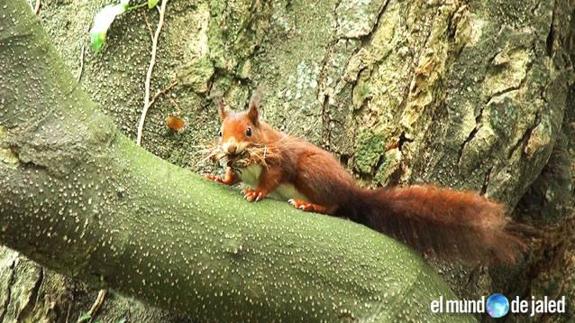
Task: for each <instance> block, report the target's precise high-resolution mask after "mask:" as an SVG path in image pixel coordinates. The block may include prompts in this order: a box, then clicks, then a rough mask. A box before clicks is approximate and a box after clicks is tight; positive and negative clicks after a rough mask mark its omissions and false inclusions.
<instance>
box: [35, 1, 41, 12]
mask: <svg viewBox="0 0 575 323" xmlns="http://www.w3.org/2000/svg"><path fill="white" fill-rule="evenodd" d="M40 5H41V3H40V0H36V5H35V6H34V14H35V15H36V16H37V15H38V14H39V13H40Z"/></svg>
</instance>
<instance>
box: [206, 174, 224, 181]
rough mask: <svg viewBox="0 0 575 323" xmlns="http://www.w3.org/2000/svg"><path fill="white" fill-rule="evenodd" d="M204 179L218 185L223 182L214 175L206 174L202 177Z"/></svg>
mask: <svg viewBox="0 0 575 323" xmlns="http://www.w3.org/2000/svg"><path fill="white" fill-rule="evenodd" d="M204 177H205V178H207V179H209V180H210V181H214V182H218V183H223V182H224V180H223V179H222V178H221V177H219V176H216V175H212V174H207V175H204Z"/></svg>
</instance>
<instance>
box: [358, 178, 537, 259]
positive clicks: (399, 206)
mask: <svg viewBox="0 0 575 323" xmlns="http://www.w3.org/2000/svg"><path fill="white" fill-rule="evenodd" d="M354 200H355V201H352V202H350V205H348V207H347V208H348V211H351V213H352V214H353V216H354V217H355V219H353V220H355V221H357V222H360V223H363V224H365V225H367V226H369V227H371V228H372V229H375V230H377V231H380V232H382V233H384V234H387V235H389V236H391V237H393V238H395V239H397V240H400V241H402V242H404V243H406V244H408V245H410V246H411V247H413V248H415V249H416V250H418V251H420V252H421V253H424V254H430V255H433V256H436V257H438V258H443V259H454V258H455V259H461V260H463V261H466V262H486V263H494V262H505V263H513V262H515V260H516V258H517V256H518V255H519V254H520V253H521V252H522V251H524V250H525V248H526V244H525V243H524V242H523V241H522V239H521V238H520V237H519V236H517V235H516V234H515V233H514V232H513V226H514V225H513V223H512V222H510V221H509V220H508V219H507V218H506V217H505V210H504V207H503V206H502V205H501V204H499V203H495V202H493V201H490V200H488V199H486V198H484V197H482V196H481V195H479V194H477V193H472V192H461V191H454V190H450V189H446V188H439V187H436V186H431V185H423V186H418V185H416V186H410V187H394V188H383V189H379V190H358V192H357V195H356V197H355V199H354Z"/></svg>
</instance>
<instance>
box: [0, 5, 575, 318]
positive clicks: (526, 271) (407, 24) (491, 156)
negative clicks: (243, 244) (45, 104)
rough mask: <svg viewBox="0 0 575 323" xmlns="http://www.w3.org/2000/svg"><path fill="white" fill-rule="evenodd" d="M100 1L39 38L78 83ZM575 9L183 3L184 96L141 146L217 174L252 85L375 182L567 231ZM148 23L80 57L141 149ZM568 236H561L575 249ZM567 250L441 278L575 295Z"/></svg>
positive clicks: (51, 12) (166, 77)
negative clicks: (178, 123)
mask: <svg viewBox="0 0 575 323" xmlns="http://www.w3.org/2000/svg"><path fill="white" fill-rule="evenodd" d="M105 3H107V1H104V0H91V1H70V2H65V1H64V2H52V1H42V4H43V6H42V10H41V13H40V16H41V18H42V21H43V24H44V26H45V27H46V28H47V30H48V32H49V34H50V36H51V40H52V41H53V42H54V44H55V45H56V46H57V47H58V49H59V51H60V53H61V54H62V55H63V56H64V59H65V63H66V64H67V65H68V66H69V67H70V68H72V69H74V70H75V71H76V73H78V72H79V66H80V63H79V58H78V56H79V53H80V52H81V51H80V48H81V46H82V43H84V44H85V43H86V40H87V37H86V30H87V29H88V27H89V24H90V21H91V19H92V17H93V15H94V13H95V12H96V10H98V9H99V8H101V7H102V6H103V4H105ZM573 10H574V5H573V3H572V2H569V1H565V0H558V1H540V0H539V1H538V0H530V1H499V0H489V1H473V2H467V1H431V2H430V1H423V0H422V1H394V0H373V1H335V0H334V1H331V0H325V1H319V2H317V1H314V2H309V1H251V0H232V1H219V0H204V1H202V0H200V1H194V2H190V1H179V0H171V1H170V3H169V5H168V14H167V17H166V19H167V21H166V25H165V27H164V30H163V33H162V37H161V41H160V52H159V61H158V66H157V69H156V74H155V77H154V82H153V89H154V90H161V89H164V88H166V86H167V85H168V84H169V83H170V82H171V78H172V75H173V74H174V73H175V74H177V75H178V77H177V79H178V81H179V84H178V85H177V86H176V87H175V88H174V89H173V90H172V91H171V92H170V100H168V99H167V98H168V96H160V97H159V100H158V101H157V103H156V105H154V106H153V107H152V109H151V110H150V112H149V115H148V118H147V122H146V127H145V132H144V141H143V142H144V146H145V147H146V149H148V150H150V151H152V152H153V153H154V154H156V155H158V156H160V157H162V158H164V159H166V160H169V161H171V162H173V163H175V164H177V165H180V166H188V167H191V168H193V169H194V170H199V169H208V168H209V167H211V166H210V165H205V163H204V162H203V160H204V157H205V156H203V155H202V153H201V152H200V151H201V148H198V145H199V146H202V145H205V144H206V142H208V141H209V140H210V138H212V137H213V136H214V134H215V133H216V132H217V131H216V130H215V129H217V121H216V118H215V116H216V112H215V109H213V104H212V103H211V98H213V97H217V96H219V95H224V96H225V97H226V100H227V101H228V102H229V103H230V104H232V105H234V106H237V107H241V106H242V105H243V104H244V103H245V102H246V100H247V98H248V96H249V91H250V90H251V89H253V88H254V87H255V86H256V85H257V86H262V87H263V88H264V92H265V95H264V101H265V117H266V119H267V120H269V121H271V122H272V123H273V124H274V125H276V126H278V127H282V128H283V129H284V130H287V131H289V132H291V133H294V134H298V135H304V136H306V137H307V138H308V139H310V140H312V141H314V142H316V143H318V144H323V145H324V146H325V147H326V148H328V149H330V150H332V151H333V152H335V153H337V154H338V155H339V156H340V157H341V160H342V162H344V163H346V164H347V165H348V167H349V168H350V170H352V171H354V173H355V174H356V175H357V176H358V177H359V178H361V179H362V180H364V181H365V182H366V184H368V185H369V184H372V185H375V184H393V183H411V182H439V183H442V184H445V185H450V186H455V187H459V188H468V189H475V190H478V191H481V192H484V193H486V194H488V195H490V196H492V197H494V198H497V199H500V200H502V201H503V202H505V203H506V204H507V205H508V206H509V209H510V211H512V210H514V213H515V214H516V216H517V217H521V218H531V219H532V220H534V221H537V222H536V223H542V224H543V223H560V224H561V223H562V221H563V218H564V217H565V215H566V214H568V213H569V212H570V208H572V206H573V201H574V200H575V193H574V187H575V185H574V183H575V181H574V179H573V174H574V173H575V172H574V171H573V169H575V166H574V164H573V160H574V155H575V142H574V139H573V138H575V136H574V134H575V127H574V124H575V114H574V113H573V111H575V108H574V104H573V102H575V101H574V100H573V99H572V98H573V95H571V99H568V100H566V97H567V95H568V94H569V87H571V84H572V77H571V76H570V75H571V73H572V72H571V71H572V65H573V64H572V61H573V53H575V51H574V50H573V47H572V44H573V43H574V42H573V40H574V38H573V35H574V33H573V21H575V20H572V19H571V20H569V17H571V15H572V13H573ZM145 15H147V16H148V20H149V21H150V23H152V24H154V23H155V22H156V19H157V15H156V13H155V12H154V11H153V12H148V13H146V12H145V11H144V10H142V11H136V12H131V13H130V14H127V15H124V16H123V17H121V18H120V19H119V20H118V21H116V22H115V23H114V26H113V28H112V30H111V32H110V33H109V42H108V45H107V47H106V48H105V50H104V52H103V54H101V55H96V56H95V55H92V54H91V53H89V52H87V53H86V55H85V64H84V70H83V78H82V86H83V87H84V88H85V89H86V90H87V91H88V92H89V93H90V96H91V97H92V98H93V99H94V100H95V101H96V102H98V103H99V104H100V105H101V106H102V108H103V109H104V110H105V112H106V113H107V114H109V115H110V116H112V117H113V118H114V120H115V121H116V123H117V124H118V125H120V128H121V130H122V131H123V132H124V133H125V134H127V135H128V136H133V135H134V132H135V129H136V123H137V119H138V118H139V114H140V110H141V101H142V100H141V97H142V93H143V86H142V84H143V78H144V75H145V70H146V68H147V63H148V59H149V57H148V55H147V54H143V53H148V52H149V35H148V29H147V27H146V23H145V19H144V16H145ZM62 26H65V28H62ZM0 50H2V49H0ZM156 75H157V76H156ZM174 111H179V112H180V113H181V114H182V115H183V116H184V117H187V118H188V119H189V120H190V126H189V128H188V130H187V131H186V132H184V133H183V134H181V135H170V134H169V133H168V132H167V131H166V130H165V126H164V121H163V120H164V119H165V117H166V116H167V115H168V114H169V113H172V112H174ZM19 114H21V112H19ZM0 117H1V116H0ZM20 118H21V119H22V120H27V118H29V117H27V115H25V114H24V115H21V116H20ZM518 201H519V203H518ZM516 205H517V206H518V207H517V208H516V209H514V207H515V206H516ZM565 228H566V230H565V231H564V232H560V233H558V235H559V236H558V237H557V240H560V239H562V237H567V236H569V235H573V232H572V227H570V226H565ZM570 230H571V231H570ZM567 246H569V245H568V244H567ZM571 246H573V244H571ZM561 250H562V251H561ZM569 250H574V248H573V247H571V248H569V247H567V248H566V247H565V245H563V246H562V247H561V248H555V247H553V248H551V249H548V248H546V249H545V252H543V251H542V250H539V251H535V253H534V254H533V255H532V256H531V257H530V260H529V262H528V263H525V264H520V265H519V266H517V267H516V268H514V269H513V270H511V271H508V270H505V271H503V270H494V271H491V272H485V271H483V270H474V271H469V270H465V269H462V268H459V267H457V266H450V265H448V266H445V265H444V264H441V265H439V267H440V269H441V272H443V273H445V274H444V277H445V278H446V279H447V280H448V281H449V282H450V284H451V286H452V288H453V289H455V290H456V292H457V293H458V295H459V296H460V297H470V298H474V297H477V296H478V295H486V294H489V293H490V292H492V291H493V290H504V291H509V292H510V293H511V292H513V293H519V294H521V295H527V296H529V295H530V294H533V293H535V294H540V295H543V294H553V293H563V294H567V295H575V290H573V288H574V287H573V284H572V283H570V282H571V281H572V280H573V279H575V277H573V273H575V270H573V268H574V267H573V266H574V265H573V264H572V262H570V261H569V259H571V256H570V253H569V252H570V251H569ZM571 253H572V251H571ZM6 261H7V262H9V260H6ZM34 272H40V270H39V269H36V270H35V271H34ZM46 272H47V273H49V271H46ZM477 273H480V274H477ZM36 280H37V278H36V277H31V278H30V280H29V281H28V282H27V285H34V283H35V281H36ZM556 286H561V287H560V288H559V289H557V288H556ZM551 290H553V293H551V292H550V291H551ZM570 299H572V301H573V302H575V296H573V297H571V298H570ZM64 307H65V306H64ZM86 307H89V305H86ZM132 308H133V307H132ZM570 308H575V303H572V306H571V307H570Z"/></svg>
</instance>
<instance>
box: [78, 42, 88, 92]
mask: <svg viewBox="0 0 575 323" xmlns="http://www.w3.org/2000/svg"><path fill="white" fill-rule="evenodd" d="M85 51H86V48H85V47H84V45H83V44H82V49H80V71H79V72H78V77H77V78H76V80H77V82H78V83H80V80H82V73H83V72H84V54H85Z"/></svg>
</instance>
